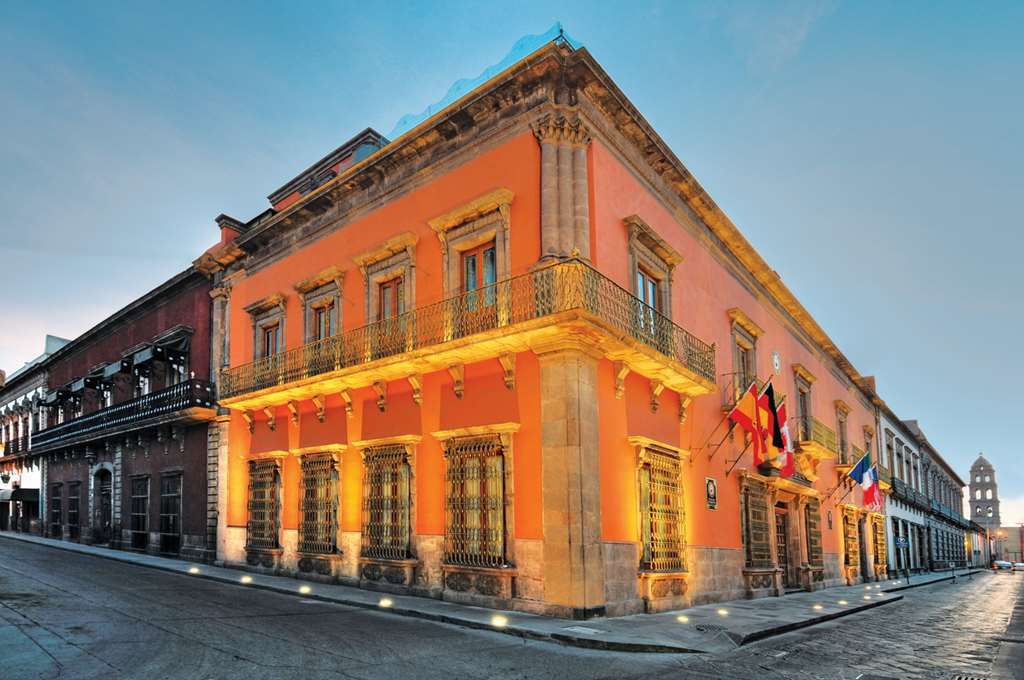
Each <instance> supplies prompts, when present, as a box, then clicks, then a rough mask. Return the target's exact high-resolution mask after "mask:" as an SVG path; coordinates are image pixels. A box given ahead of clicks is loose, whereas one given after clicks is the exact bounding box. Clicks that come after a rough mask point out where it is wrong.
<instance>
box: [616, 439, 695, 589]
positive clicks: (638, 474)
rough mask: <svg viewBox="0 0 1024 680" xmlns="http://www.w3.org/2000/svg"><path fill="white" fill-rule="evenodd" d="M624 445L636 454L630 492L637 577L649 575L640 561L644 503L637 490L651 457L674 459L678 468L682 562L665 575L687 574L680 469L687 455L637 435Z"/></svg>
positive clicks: (682, 479)
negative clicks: (633, 492)
mask: <svg viewBox="0 0 1024 680" xmlns="http://www.w3.org/2000/svg"><path fill="white" fill-rule="evenodd" d="M626 441H628V442H629V444H630V446H632V447H634V449H635V451H636V459H635V465H634V478H633V485H634V488H635V489H636V509H637V524H636V529H637V536H638V545H639V547H640V561H639V562H638V571H639V572H640V573H643V572H647V571H651V569H650V568H648V567H645V566H644V561H643V556H644V517H643V508H644V500H643V498H642V496H641V489H642V488H643V486H642V481H643V477H642V475H643V472H644V468H645V467H649V466H650V465H651V463H652V460H651V459H652V457H653V456H660V457H666V458H671V459H674V460H675V461H676V463H677V464H678V468H679V480H678V481H679V499H678V500H679V510H680V513H681V515H682V516H681V517H680V526H679V536H680V539H681V540H682V546H683V549H682V554H683V558H682V565H681V566H680V567H679V568H677V569H671V570H668V572H672V573H680V574H685V573H688V571H689V569H688V567H687V561H686V547H687V546H688V545H689V542H688V539H687V535H686V485H685V482H684V478H683V477H684V467H685V466H684V463H685V462H686V461H687V460H689V457H690V456H689V452H687V451H685V450H684V449H680V448H678V447H675V446H672V445H671V444H666V443H665V442H661V441H657V440H654V439H651V438H649V437H644V436H639V435H634V436H630V437H627V438H626ZM662 572H665V570H659V573H662ZM666 573H667V572H666Z"/></svg>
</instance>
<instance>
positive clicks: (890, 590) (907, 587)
mask: <svg viewBox="0 0 1024 680" xmlns="http://www.w3.org/2000/svg"><path fill="white" fill-rule="evenodd" d="M987 572H988V570H987V569H975V570H973V571H965V572H964V573H962V574H957V575H956V576H944V577H943V578H936V579H932V580H931V581H928V582H927V583H908V584H907V585H905V586H897V587H895V588H883V589H882V592H883V593H897V592H899V591H901V590H910V589H911V588H923V587H924V586H933V585H935V584H936V583H946V582H947V581H955V580H956V579H958V578H967V576H968V575H974V574H985V573H987Z"/></svg>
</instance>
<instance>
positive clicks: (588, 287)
mask: <svg viewBox="0 0 1024 680" xmlns="http://www.w3.org/2000/svg"><path fill="white" fill-rule="evenodd" d="M569 311H582V312H585V313H587V314H589V315H591V316H592V317H594V318H595V319H596V320H597V321H599V322H601V323H603V324H605V325H608V326H610V327H611V328H612V329H614V331H615V332H617V333H621V334H622V335H624V336H628V337H631V338H632V339H634V340H637V341H640V342H642V343H644V344H646V345H647V346H649V347H652V348H653V349H655V350H657V351H658V352H660V353H662V354H664V355H665V356H667V357H669V358H671V359H674V360H676V361H678V362H679V363H681V364H682V365H683V366H685V367H686V368H688V369H689V370H691V371H693V372H694V373H696V374H697V375H699V376H700V377H702V378H705V379H706V380H708V381H711V382H713V381H714V380H715V346H714V345H713V344H707V343H705V342H703V341H702V340H700V339H699V338H697V337H696V336H694V335H693V334H691V333H689V332H688V331H686V330H684V329H683V328H680V327H679V326H677V325H676V324H674V323H673V322H672V321H671V320H670V319H669V318H668V317H666V316H664V315H662V314H661V313H659V312H658V311H656V310H655V309H654V308H652V307H650V306H648V305H646V304H644V303H643V302H641V301H640V300H639V299H638V298H637V297H636V296H634V295H633V294H632V293H630V292H629V291H628V290H626V289H625V288H622V287H621V286H619V285H618V284H616V283H615V282H614V281H612V280H611V279H609V278H607V277H606V276H604V275H603V274H601V273H600V272H598V271H597V270H596V269H594V268H592V267H590V266H589V265H587V264H585V263H583V262H580V261H577V260H570V261H567V262H563V263H560V264H557V265H552V266H550V267H545V268H543V269H539V270H537V271H534V272H530V273H528V274H523V275H520V276H516V277H513V278H510V279H506V280H504V281H499V282H498V283H495V284H492V285H490V286H485V287H483V288H481V289H479V290H475V291H470V292H467V293H463V294H461V295H457V296H455V297H452V298H449V299H447V300H442V301H441V302H437V303H434V304H431V305H426V306H424V307H420V308H418V309H415V310H411V311H409V312H406V313H404V314H401V315H399V316H397V317H395V318H392V319H386V320H382V321H378V322H375V323H371V324H369V325H366V326H362V327H361V328H356V329H353V330H351V331H348V332H345V333H341V334H339V335H335V336H332V337H329V338H325V339H323V340H318V341H315V342H312V343H308V344H306V345H303V346H301V347H297V348H295V349H292V350H289V351H287V352H283V353H281V354H276V355H273V356H269V357H263V358H261V359H257V360H256V361H253V362H251V363H248V364H244V365H242V366H237V367H234V368H229V369H225V370H224V371H223V372H222V373H221V381H220V396H221V397H222V398H231V397H235V396H238V395H242V394H246V393H249V392H254V391H257V390H261V389H266V388H268V387H273V386H276V385H283V384H286V383H290V382H293V381H297V380H302V379H304V378H309V377H313V376H316V375H321V374H324V373H329V372H331V371H337V370H341V369H343V368H348V367H350V366H356V365H359V364H364V363H369V362H371V361H375V360H377V359H382V358H385V357H388V356H394V355H396V354H401V353H403V352H410V351H413V350H416V349H422V348H425V347H432V346H436V345H440V344H443V343H445V342H449V341H452V340H455V339H458V338H463V337H467V336H471V335H474V334H476V333H482V332H485V331H489V330H493V329H496V328H502V327H507V326H513V325H515V324H519V323H523V322H526V321H532V320H536V319H541V318H543V317H546V316H551V315H553V314H558V313H561V312H569Z"/></svg>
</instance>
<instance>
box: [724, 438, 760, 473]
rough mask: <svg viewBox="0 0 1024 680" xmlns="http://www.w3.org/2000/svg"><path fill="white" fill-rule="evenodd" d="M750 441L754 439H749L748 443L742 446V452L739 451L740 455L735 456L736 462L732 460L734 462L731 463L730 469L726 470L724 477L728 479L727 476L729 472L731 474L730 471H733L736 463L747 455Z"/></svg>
mask: <svg viewBox="0 0 1024 680" xmlns="http://www.w3.org/2000/svg"><path fill="white" fill-rule="evenodd" d="M752 441H754V438H753V437H751V438H750V441H748V442H747V444H746V446H744V447H743V450H742V451H740V455H738V456H736V460H734V461H733V462H732V467H731V468H729V469H728V470H726V471H725V476H726V477H728V476H729V474H730V473H731V472H732V471H733V470H734V469H735V468H736V465H737V464H738V463H739V462H740V461H741V460H743V456H745V455H746V453H747V449H749V448H750V442H752Z"/></svg>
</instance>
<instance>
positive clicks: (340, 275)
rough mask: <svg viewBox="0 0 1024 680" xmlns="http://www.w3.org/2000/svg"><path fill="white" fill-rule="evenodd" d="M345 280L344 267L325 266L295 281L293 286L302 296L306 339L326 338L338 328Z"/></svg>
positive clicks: (307, 340) (308, 340)
mask: <svg viewBox="0 0 1024 680" xmlns="http://www.w3.org/2000/svg"><path fill="white" fill-rule="evenodd" d="M344 281H345V272H344V271H342V270H341V269H340V268H338V267H328V268H327V269H325V270H323V271H321V272H319V273H318V274H316V275H314V276H312V277H310V278H308V279H306V280H305V281H301V282H299V283H297V284H295V290H296V291H298V293H299V295H300V296H301V298H302V310H303V311H302V315H303V327H304V328H305V342H317V341H319V340H325V339H326V338H329V337H331V336H333V335H334V334H335V333H337V332H338V331H339V330H340V328H341V291H342V287H343V284H344Z"/></svg>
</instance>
